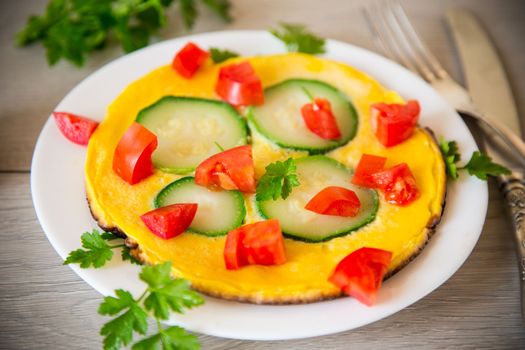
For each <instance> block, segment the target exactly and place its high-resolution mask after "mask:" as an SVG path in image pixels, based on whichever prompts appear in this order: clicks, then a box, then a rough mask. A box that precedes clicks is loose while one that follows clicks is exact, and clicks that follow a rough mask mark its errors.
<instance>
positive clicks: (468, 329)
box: [0, 0, 525, 350]
mask: <svg viewBox="0 0 525 350" xmlns="http://www.w3.org/2000/svg"><path fill="white" fill-rule="evenodd" d="M46 2H47V1H45V0H42V1H34V0H24V1H22V0H19V1H2V2H1V3H0V6H1V9H0V27H1V31H0V125H1V126H0V223H1V228H0V239H1V243H0V315H1V319H0V348H5V349H37V348H38V349H40V348H42V349H47V348H49V349H72V348H74V349H95V348H100V340H101V338H100V336H99V335H98V331H99V329H100V327H101V325H102V323H103V322H104V319H103V318H102V317H100V316H98V315H97V313H96V309H97V307H98V304H99V302H100V300H101V296H100V295H99V294H98V293H97V292H96V291H94V290H93V289H92V288H91V287H90V286H89V285H87V284H86V283H85V282H84V281H82V280H81V279H80V278H79V277H78V276H77V275H76V274H75V273H73V271H72V270H70V269H69V268H68V267H65V266H62V260H61V259H60V258H59V256H58V255H57V254H56V253H55V251H54V250H53V248H52V247H51V245H50V244H49V242H48V241H47V239H46V237H45V235H44V233H43V232H42V229H41V227H40V225H39V223H38V221H37V218H36V215H35V211H34V209H33V204H32V202H31V191H30V186H29V178H30V164H31V155H32V152H33V147H34V145H35V141H36V138H37V136H38V133H39V131H40V129H41V127H42V126H43V124H44V122H45V121H46V119H47V118H48V116H49V114H50V112H51V111H52V110H53V108H54V106H55V105H56V104H57V103H58V102H59V101H60V100H61V99H62V97H63V96H64V95H65V94H66V93H67V92H68V91H69V90H70V89H71V88H73V87H74V86H75V85H76V84H77V83H78V82H80V81H81V80H82V79H84V78H85V77H86V76H88V75H89V74H90V73H91V72H93V71H94V70H96V69H98V68H99V67H100V66H102V65H104V64H105V63H107V62H109V61H111V60H112V59H114V58H116V57H118V56H120V55H121V54H122V53H121V51H120V49H119V48H118V47H112V48H109V49H107V50H105V51H102V52H100V53H97V54H95V55H93V57H91V58H90V60H89V61H88V63H87V65H86V66H85V67H84V68H82V69H77V68H75V67H73V66H71V65H70V64H68V63H65V62H62V63H60V64H58V65H57V66H56V67H53V68H48V67H47V64H46V62H45V58H44V51H43V49H42V47H40V46H32V47H30V48H25V49H16V48H14V47H13V40H12V39H13V36H14V34H15V32H16V31H17V30H19V29H20V28H21V27H22V26H23V24H24V23H25V20H26V18H27V17H28V15H30V14H33V13H40V12H41V11H42V9H43V8H44V6H45V3H46ZM403 3H404V5H405V8H406V10H407V12H408V13H409V15H410V17H411V18H412V19H413V21H414V22H415V25H416V26H417V28H418V29H419V30H420V31H421V34H422V36H423V37H424V39H425V40H427V41H428V43H429V46H430V48H431V50H432V51H433V52H434V53H435V54H436V55H437V56H438V58H439V60H440V61H441V62H442V63H443V64H444V66H445V67H446V68H447V69H448V70H449V71H450V72H451V74H452V75H453V76H455V77H457V78H459V73H460V71H459V65H458V61H457V57H456V55H455V51H454V48H453V47H452V43H451V40H450V38H449V35H448V33H447V31H446V28H445V26H444V22H443V13H444V11H445V10H446V9H447V8H448V7H449V6H451V5H453V4H458V3H459V4H460V5H463V6H465V7H468V8H470V9H472V10H473V11H474V12H475V13H476V14H477V15H478V16H479V17H480V18H481V19H482V20H483V21H484V23H486V25H487V27H488V28H489V29H490V32H491V35H492V36H493V38H494V39H495V42H496V43H497V45H498V48H499V49H500V52H501V55H502V57H503V60H504V61H505V63H506V65H507V69H508V72H509V76H510V77H511V80H512V84H513V87H514V91H515V96H516V100H517V102H518V104H519V106H518V107H519V111H520V113H521V115H522V116H525V70H524V69H523V68H524V67H525V45H524V44H523V34H525V21H524V20H523V18H524V17H525V6H523V5H524V3H523V1H519V0H517V1H498V0H493V1H488V0H485V1H475V0H462V1H453V0H447V1H430V0H428V1H422V0H406V1H403ZM233 4H234V6H233V15H234V17H235V21H233V22H231V23H228V24H225V23H223V22H221V21H220V20H219V19H217V18H216V17H214V16H211V15H210V14H209V13H208V11H206V10H205V9H203V10H202V16H201V18H200V19H199V21H198V23H197V25H196V27H195V29H194V30H193V31H192V32H205V31H212V30H223V29H245V28H256V29H261V28H262V29H264V28H268V27H270V26H272V25H274V24H275V23H277V22H278V21H286V22H292V23H293V22H298V23H305V24H308V26H309V28H311V29H312V30H313V31H315V32H317V33H319V34H320V35H322V36H324V37H330V38H334V39H339V40H342V41H346V42H349V43H352V44H355V45H358V46H362V47H364V48H367V49H371V50H374V49H375V48H374V46H373V42H372V37H371V35H370V33H369V31H368V28H367V26H366V23H365V22H364V19H363V17H362V15H361V12H360V6H361V2H358V1H356V2H354V1H344V0H340V1H337V0H323V1H319V0H317V1H307V0H258V1H248V0H245V1H240V0H239V1H233ZM172 12H173V17H175V15H176V13H175V12H176V10H175V9H173V10H172ZM173 22H174V21H171V22H170V23H173ZM184 33H185V32H184V30H182V27H181V25H180V24H170V27H169V28H167V29H166V30H165V31H163V33H162V37H163V38H170V37H173V36H176V35H181V34H184ZM490 197H491V199H490V205H489V210H488V215H487V220H486V224H485V228H484V230H483V233H482V235H481V239H480V240H479V243H478V244H477V246H476V248H475V250H474V252H473V253H472V255H471V256H470V258H469V259H468V261H467V262H466V263H465V264H464V266H463V267H462V268H461V269H460V270H459V271H458V272H457V273H456V274H455V275H454V276H453V277H452V278H451V279H450V280H449V281H447V282H446V283H445V284H444V285H443V286H441V287H440V288H439V289H438V290H436V291H435V292H433V293H432V294H430V295H429V296H427V297H426V298H424V299H423V300H421V301H419V302H417V303H416V304H414V305H412V306H410V307H408V308H406V309H405V310H403V311H401V312H399V313H397V314H395V315H393V316H391V317H389V318H387V319H384V320H381V321H379V322H376V323H374V324H371V325H368V326H366V327H363V328H360V329H357V330H353V331H348V332H345V333H340V334H335V335H331V336H324V337H319V338H315V339H303V340H294V341H282V342H254V341H238V340H228V339H220V338H215V337H211V336H206V335H199V339H200V341H201V342H202V345H203V348H204V349H231V348H236V349H273V350H274V349H299V348H311V349H346V348H351V347H355V348H359V347H364V348H366V349H372V348H378V349H379V348H380V349H384V348H385V347H388V348H395V349H405V348H409V347H410V348H412V347H414V348H452V347H454V348H497V349H502V348H509V349H517V348H525V327H524V325H523V324H522V321H521V316H520V311H519V300H518V275H517V270H516V258H515V256H514V250H513V249H514V247H513V245H512V241H511V236H510V225H509V223H508V220H507V219H506V216H505V212H504V206H503V203H502V201H501V198H500V196H499V193H498V192H497V190H496V189H495V186H494V184H492V183H491V184H490ZM480 215H481V213H480ZM465 225H468V223H465ZM458 234H461V233H460V232H458ZM443 258H444V259H446V257H443ZM313 317H315V316H313Z"/></svg>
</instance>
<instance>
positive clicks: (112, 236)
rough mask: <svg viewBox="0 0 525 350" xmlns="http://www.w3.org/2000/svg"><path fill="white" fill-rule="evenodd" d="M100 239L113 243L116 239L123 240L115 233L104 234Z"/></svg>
mask: <svg viewBox="0 0 525 350" xmlns="http://www.w3.org/2000/svg"><path fill="white" fill-rule="evenodd" d="M100 237H102V239H103V240H105V241H113V240H115V239H122V237H119V236H117V235H116V234H114V233H113V232H102V234H101V235H100Z"/></svg>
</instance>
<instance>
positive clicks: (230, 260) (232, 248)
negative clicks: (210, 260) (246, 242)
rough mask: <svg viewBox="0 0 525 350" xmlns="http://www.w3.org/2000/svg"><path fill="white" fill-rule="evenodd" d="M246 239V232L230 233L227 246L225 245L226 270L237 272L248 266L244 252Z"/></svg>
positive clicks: (237, 230) (235, 231)
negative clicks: (244, 240)
mask: <svg viewBox="0 0 525 350" xmlns="http://www.w3.org/2000/svg"><path fill="white" fill-rule="evenodd" d="M243 239H244V232H243V231H241V230H239V229H236V230H233V231H230V232H228V236H227V237H226V244H225V245H224V263H225V264H226V269H228V270H237V269H240V268H241V267H243V266H245V265H248V262H247V261H246V259H245V258H244V255H243V254H242V253H241V252H242V240H243Z"/></svg>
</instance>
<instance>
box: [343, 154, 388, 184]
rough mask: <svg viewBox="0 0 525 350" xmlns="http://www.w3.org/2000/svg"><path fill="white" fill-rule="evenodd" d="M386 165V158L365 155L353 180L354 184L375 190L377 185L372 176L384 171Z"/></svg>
mask: <svg viewBox="0 0 525 350" xmlns="http://www.w3.org/2000/svg"><path fill="white" fill-rule="evenodd" d="M385 163H386V158H385V157H380V156H374V155H371V154H363V155H362V156H361V159H360V160H359V163H358V164H357V168H356V169H355V173H354V176H353V177H352V180H351V181H352V183H353V184H355V185H358V186H363V187H369V188H375V187H376V183H375V182H374V180H373V179H372V176H371V175H372V174H373V173H376V172H378V171H381V170H383V168H384V166H385Z"/></svg>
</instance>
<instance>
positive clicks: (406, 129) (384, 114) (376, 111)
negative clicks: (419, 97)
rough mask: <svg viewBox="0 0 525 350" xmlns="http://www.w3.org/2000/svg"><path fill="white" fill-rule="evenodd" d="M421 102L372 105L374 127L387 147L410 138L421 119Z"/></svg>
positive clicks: (411, 101) (377, 135)
mask: <svg viewBox="0 0 525 350" xmlns="http://www.w3.org/2000/svg"><path fill="white" fill-rule="evenodd" d="M419 112H420V107H419V102H417V101H416V100H410V101H408V102H407V103H406V104H396V103H395V104H386V103H376V104H373V105H372V107H371V119H370V120H371V122H372V129H373V130H374V133H375V134H376V137H377V139H378V140H379V142H381V143H382V144H383V145H384V146H385V147H391V146H395V145H397V144H399V143H401V142H403V141H405V140H406V139H408V138H409V137H410V136H411V135H412V133H413V132H414V129H415V127H416V124H417V121H418V119H419Z"/></svg>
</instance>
